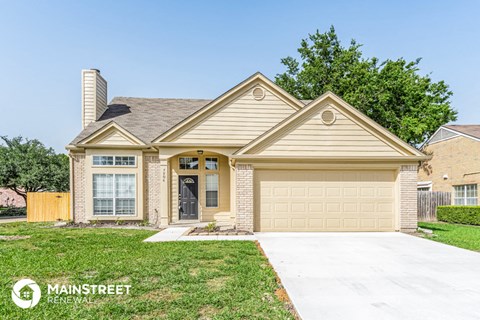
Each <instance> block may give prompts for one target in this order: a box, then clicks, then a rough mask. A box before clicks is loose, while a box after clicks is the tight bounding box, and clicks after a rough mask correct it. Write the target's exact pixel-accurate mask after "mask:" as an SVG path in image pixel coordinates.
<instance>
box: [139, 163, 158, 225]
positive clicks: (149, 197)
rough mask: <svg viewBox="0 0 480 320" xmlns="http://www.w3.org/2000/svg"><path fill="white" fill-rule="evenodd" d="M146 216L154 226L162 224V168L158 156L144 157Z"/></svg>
mask: <svg viewBox="0 0 480 320" xmlns="http://www.w3.org/2000/svg"><path fill="white" fill-rule="evenodd" d="M143 170H144V184H145V189H144V190H145V215H146V218H147V219H148V222H149V223H151V224H153V225H158V224H159V223H160V216H159V215H160V201H161V200H160V181H161V177H160V174H161V168H160V159H159V158H158V156H145V157H144V164H143Z"/></svg>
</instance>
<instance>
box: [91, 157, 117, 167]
mask: <svg viewBox="0 0 480 320" xmlns="http://www.w3.org/2000/svg"><path fill="white" fill-rule="evenodd" d="M93 165H94V166H113V157H112V156H93Z"/></svg>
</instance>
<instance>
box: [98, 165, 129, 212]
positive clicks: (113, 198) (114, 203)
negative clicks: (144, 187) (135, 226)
mask: <svg viewBox="0 0 480 320" xmlns="http://www.w3.org/2000/svg"><path fill="white" fill-rule="evenodd" d="M96 174H97V175H110V174H111V175H112V176H113V180H112V188H113V189H112V192H113V197H112V200H113V204H112V206H113V207H112V209H113V214H95V197H94V196H93V191H94V190H93V176H94V175H96ZM117 175H133V176H134V177H135V179H134V181H135V197H134V200H135V206H134V209H135V212H134V213H133V214H116V211H117V210H116V188H115V183H116V181H115V176H117ZM137 188H138V184H137V174H136V173H92V218H93V219H92V220H95V219H94V218H98V217H118V218H120V217H136V216H137V215H138V211H137V205H138V197H137V191H138V189H137ZM100 199H109V198H100Z"/></svg>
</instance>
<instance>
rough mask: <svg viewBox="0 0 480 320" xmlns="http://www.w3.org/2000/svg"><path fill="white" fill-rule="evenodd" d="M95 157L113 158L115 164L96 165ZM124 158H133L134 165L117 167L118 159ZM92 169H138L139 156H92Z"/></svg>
mask: <svg viewBox="0 0 480 320" xmlns="http://www.w3.org/2000/svg"><path fill="white" fill-rule="evenodd" d="M95 157H112V158H113V164H95ZM123 157H128V158H133V162H134V163H133V164H132V165H120V164H119V165H117V164H116V162H117V158H123ZM92 167H93V168H105V167H113V168H136V167H137V156H135V155H134V156H132V155H118V154H117V155H112V154H102V155H100V154H95V155H92Z"/></svg>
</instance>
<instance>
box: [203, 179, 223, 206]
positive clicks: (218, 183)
mask: <svg viewBox="0 0 480 320" xmlns="http://www.w3.org/2000/svg"><path fill="white" fill-rule="evenodd" d="M207 172H208V173H207ZM214 174H215V175H217V205H216V206H215V207H214V206H208V205H207V176H208V175H214ZM219 207H220V175H219V174H218V170H206V173H205V208H208V209H216V208H217V209H218V208H219Z"/></svg>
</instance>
